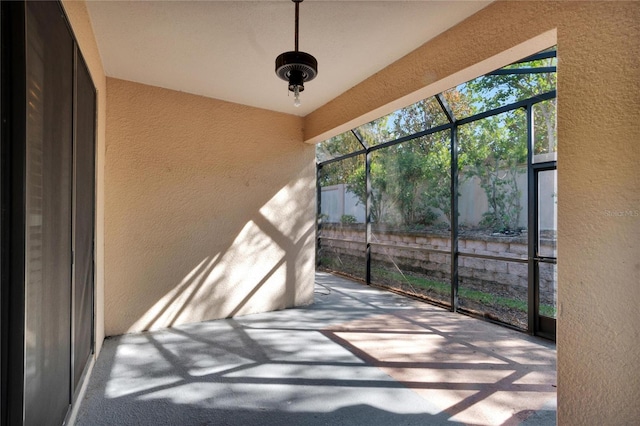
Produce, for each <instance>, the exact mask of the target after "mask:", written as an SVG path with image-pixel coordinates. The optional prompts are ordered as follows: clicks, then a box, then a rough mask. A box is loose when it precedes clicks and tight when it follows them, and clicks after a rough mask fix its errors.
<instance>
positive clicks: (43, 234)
mask: <svg viewBox="0 0 640 426" xmlns="http://www.w3.org/2000/svg"><path fill="white" fill-rule="evenodd" d="M26 28H27V30H26V40H27V41H26V79H27V95H26V96H27V111H26V114H27V117H26V125H27V131H26V188H25V189H26V232H25V239H26V241H25V243H26V250H25V256H26V259H25V273H26V280H25V281H26V287H25V336H24V339H25V364H24V366H25V371H24V375H25V378H24V423H25V424H26V425H49V424H51V425H59V424H62V422H63V421H64V418H65V415H66V413H67V409H68V407H69V402H70V380H69V378H70V374H71V372H70V368H71V341H70V340H71V335H70V333H69V330H70V327H71V324H70V322H71V318H70V312H71V190H72V189H71V188H72V141H73V129H72V124H73V120H72V117H73V110H72V95H73V40H72V38H71V35H70V33H69V30H68V28H67V26H66V24H65V21H64V19H63V18H62V14H61V10H60V6H59V5H58V3H55V2H27V5H26Z"/></svg>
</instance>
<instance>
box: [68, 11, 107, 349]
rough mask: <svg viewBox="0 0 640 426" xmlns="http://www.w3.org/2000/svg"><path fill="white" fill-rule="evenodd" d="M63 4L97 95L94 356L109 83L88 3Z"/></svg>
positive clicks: (100, 320) (100, 323)
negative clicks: (88, 10) (90, 17)
mask: <svg viewBox="0 0 640 426" xmlns="http://www.w3.org/2000/svg"><path fill="white" fill-rule="evenodd" d="M62 5H63V7H64V9H65V12H66V14H67V18H68V19H69V22H70V23H71V27H72V30H73V33H74V34H75V36H76V40H77V41H78V46H79V48H80V51H81V52H82V56H83V57H84V59H85V62H86V63H87V67H88V68H89V73H90V74H91V78H92V79H93V84H94V85H95V87H96V92H97V103H98V105H97V123H96V124H97V126H96V233H95V345H96V348H95V349H96V350H95V353H96V355H97V354H98V353H100V348H101V347H102V341H103V340H104V160H105V129H106V117H107V116H106V109H107V108H106V105H107V97H106V92H107V90H106V87H107V80H106V77H105V73H104V68H103V66H102V60H101V59H100V53H99V52H98V45H97V43H96V39H95V36H94V34H93V28H92V26H91V21H90V19H89V14H88V12H87V7H86V4H85V2H84V1H76V0H74V1H72V0H63V2H62Z"/></svg>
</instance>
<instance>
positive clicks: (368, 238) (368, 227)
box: [364, 149, 372, 284]
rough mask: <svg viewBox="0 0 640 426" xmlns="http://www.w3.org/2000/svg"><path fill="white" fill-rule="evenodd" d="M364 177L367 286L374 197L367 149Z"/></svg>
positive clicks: (368, 282)
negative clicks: (372, 200) (365, 187)
mask: <svg viewBox="0 0 640 426" xmlns="http://www.w3.org/2000/svg"><path fill="white" fill-rule="evenodd" d="M364 171H365V173H364V175H365V179H366V185H367V202H366V206H365V215H364V223H365V236H364V238H365V244H366V251H365V259H366V271H365V281H366V283H367V284H371V197H372V188H371V151H370V150H369V149H367V153H366V155H365V164H364Z"/></svg>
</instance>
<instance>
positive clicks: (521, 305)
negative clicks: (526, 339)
mask: <svg viewBox="0 0 640 426" xmlns="http://www.w3.org/2000/svg"><path fill="white" fill-rule="evenodd" d="M320 263H321V264H322V265H326V266H328V267H333V268H336V269H337V270H344V269H345V266H346V265H340V264H339V262H336V261H332V259H329V258H322V259H321V260H320ZM346 269H348V268H346ZM345 272H348V271H345ZM371 272H372V273H373V274H374V275H375V276H377V277H380V278H385V279H387V280H389V281H391V282H397V283H407V284H410V285H412V286H414V287H420V288H424V289H427V290H431V291H433V292H435V293H437V294H439V295H441V296H446V297H448V296H449V295H450V294H451V286H450V285H449V284H445V283H441V282H439V281H432V280H428V279H426V278H421V277H416V276H413V275H403V274H401V273H399V272H395V271H389V270H387V269H382V268H374V269H372V270H371ZM458 296H459V297H461V298H463V299H467V300H470V301H473V302H477V303H482V304H484V305H490V306H502V307H504V308H509V309H516V310H519V311H522V312H525V313H526V312H527V302H526V301H523V300H518V299H513V298H510V297H504V296H497V295H494V294H491V293H486V292H483V291H479V290H472V289H468V288H459V289H458ZM540 314H541V315H544V316H547V317H551V318H555V316H556V308H555V307H554V306H552V305H546V304H541V305H540Z"/></svg>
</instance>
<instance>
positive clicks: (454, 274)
mask: <svg viewBox="0 0 640 426" xmlns="http://www.w3.org/2000/svg"><path fill="white" fill-rule="evenodd" d="M457 310H458V125H457V124H456V123H453V127H451V312H457Z"/></svg>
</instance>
